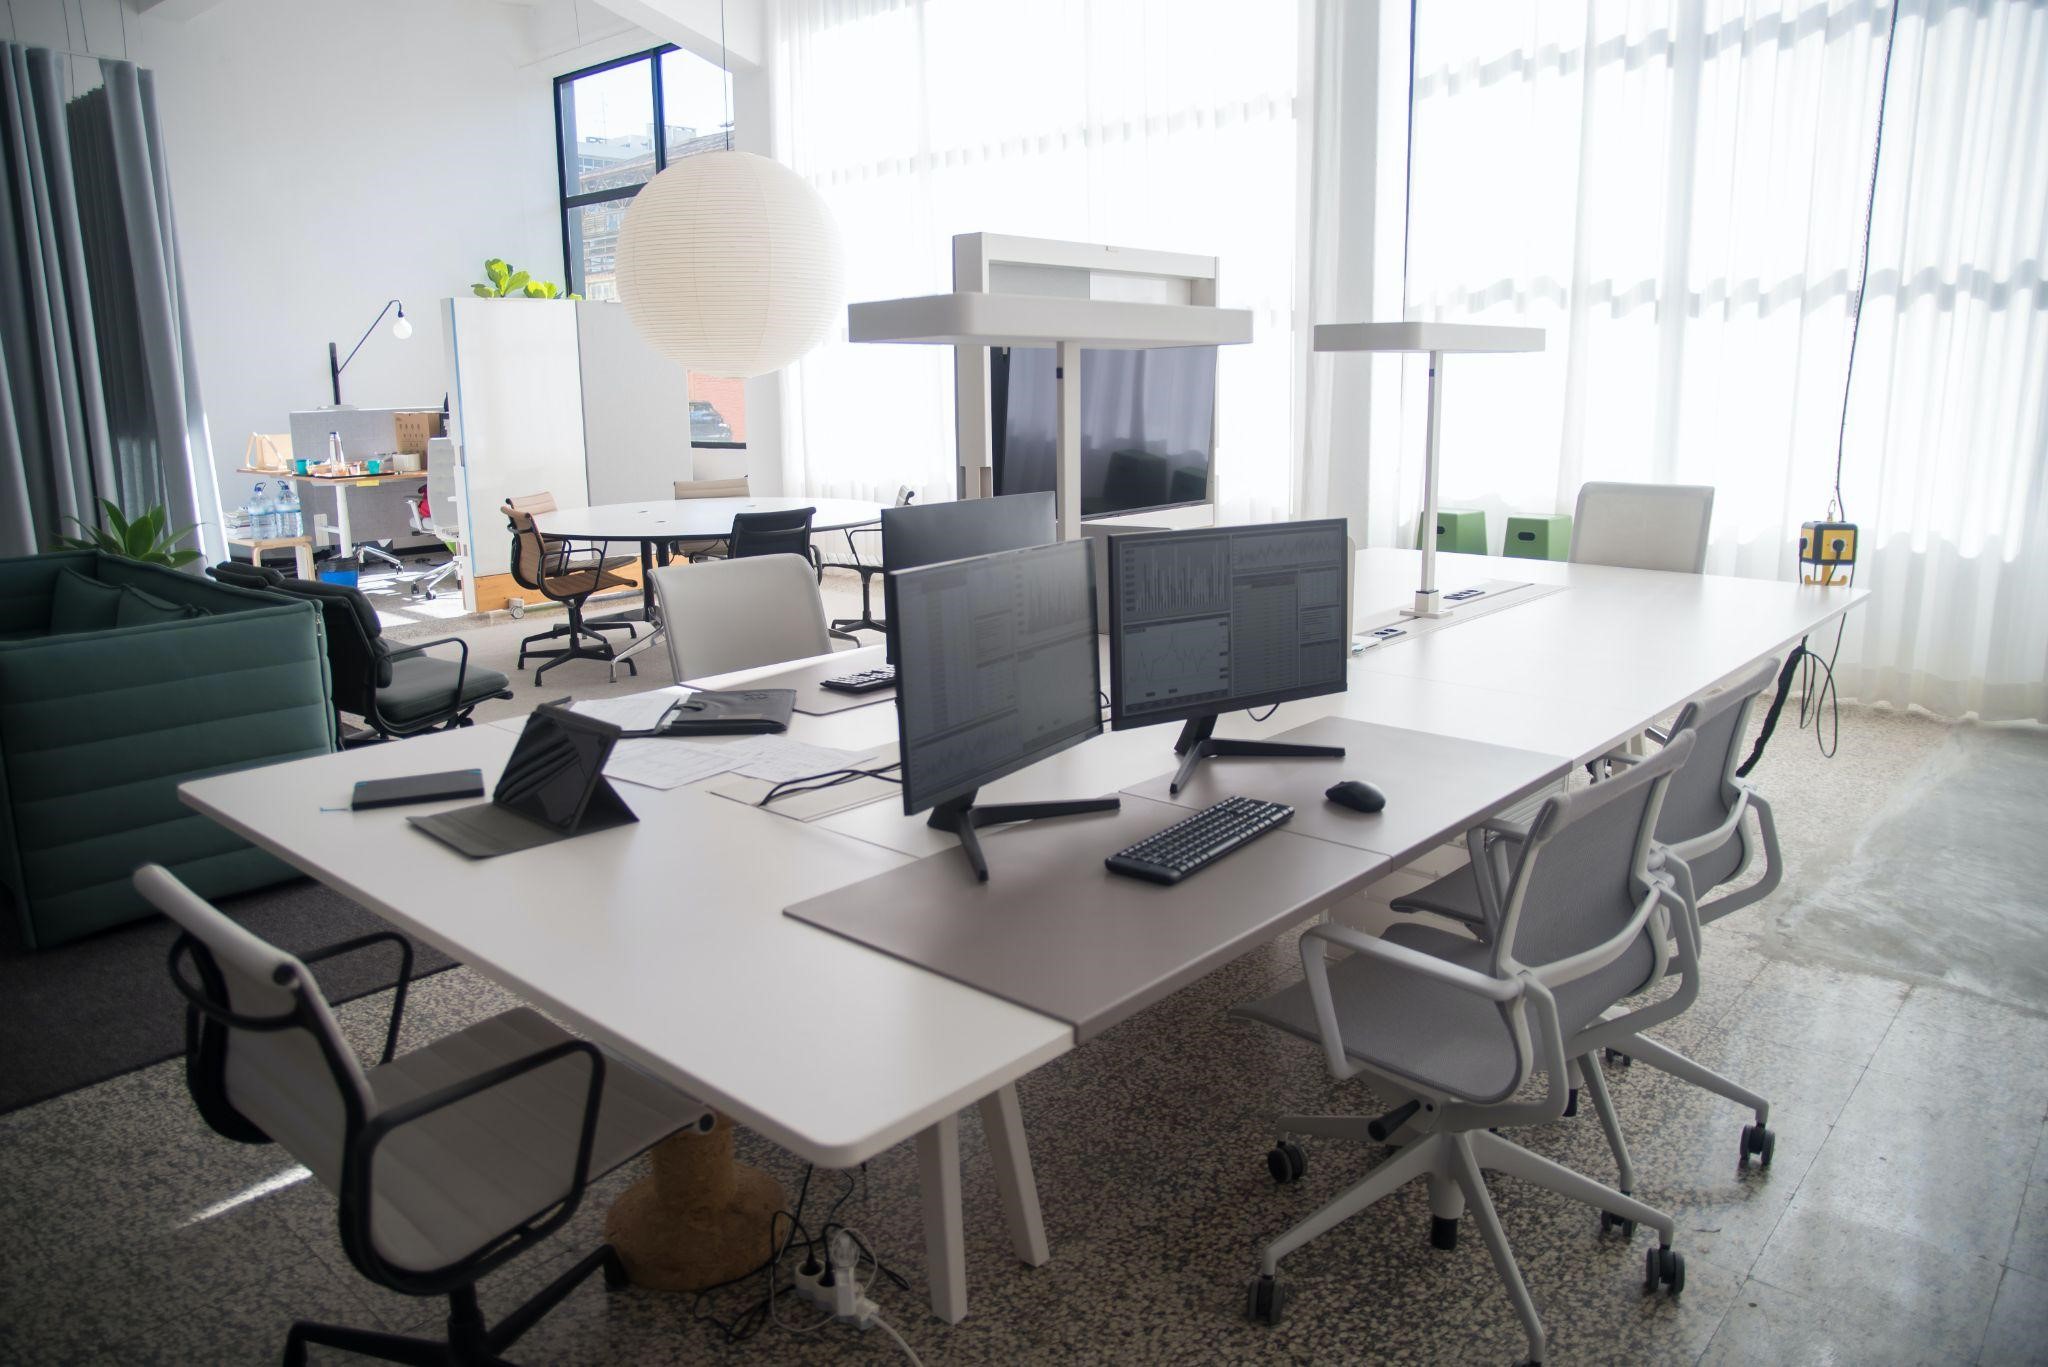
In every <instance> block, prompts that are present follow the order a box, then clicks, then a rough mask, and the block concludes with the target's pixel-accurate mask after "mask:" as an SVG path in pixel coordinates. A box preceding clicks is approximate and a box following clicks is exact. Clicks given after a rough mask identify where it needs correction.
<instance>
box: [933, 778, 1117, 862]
mask: <svg viewBox="0 0 2048 1367" xmlns="http://www.w3.org/2000/svg"><path fill="white" fill-rule="evenodd" d="M975 791H976V790H974V789H971V788H970V789H969V790H968V791H967V792H965V793H963V794H961V795H960V796H959V797H956V798H953V799H952V800H950V801H947V802H941V803H940V804H939V805H938V806H936V807H934V808H932V814H931V817H930V819H929V820H928V821H927V823H926V824H927V825H929V826H931V827H932V828H933V829H934V830H940V831H951V832H952V833H953V834H954V835H957V836H959V837H960V848H961V849H963V850H965V851H967V862H968V863H969V864H972V865H973V866H974V877H975V879H976V881H978V882H982V883H986V882H987V881H988V860H987V858H986V857H984V856H983V855H982V852H981V837H980V836H979V835H976V834H975V831H976V829H977V828H978V827H981V826H1001V825H1004V824H1005V823H1007V822H1011V821H1040V820H1043V819H1044V818H1046V817H1049V816H1081V815H1084V814H1086V813H1088V812H1114V811H1116V810H1118V808H1119V807H1120V806H1121V805H1122V804H1121V802H1120V801H1119V800H1118V799H1116V798H1113V797H1090V798H1080V799H1077V800H1075V801H1071V802H994V803H987V804H984V805H982V806H979V807H977V806H976V805H975V804H974V794H975Z"/></svg>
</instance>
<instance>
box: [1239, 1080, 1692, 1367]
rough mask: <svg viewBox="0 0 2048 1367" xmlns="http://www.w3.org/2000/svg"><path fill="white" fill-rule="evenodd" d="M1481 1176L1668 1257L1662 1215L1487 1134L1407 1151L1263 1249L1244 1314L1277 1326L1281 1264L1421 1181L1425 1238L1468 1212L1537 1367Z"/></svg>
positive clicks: (1315, 1121)
mask: <svg viewBox="0 0 2048 1367" xmlns="http://www.w3.org/2000/svg"><path fill="white" fill-rule="evenodd" d="M1355 1119H1357V1117H1351V1116H1341V1117H1340V1116H1282V1117H1281V1118H1280V1121H1279V1128H1280V1130H1281V1131H1283V1132H1285V1133H1294V1134H1304V1133H1309V1134H1313V1133H1323V1134H1329V1133H1333V1132H1335V1133H1346V1132H1348V1131H1349V1130H1350V1128H1351V1127H1350V1125H1349V1123H1348V1122H1351V1121H1353V1120H1355ZM1484 1170H1491V1171H1494V1172H1499V1173H1505V1174H1506V1175H1508V1176H1510V1177H1517V1178H1520V1179H1521V1180H1523V1181H1525V1182H1530V1183H1533V1184H1534V1185H1536V1186H1539V1187H1543V1188H1544V1189H1546V1190H1549V1191H1554V1192H1557V1193H1558V1194H1559V1195H1561V1196H1568V1197H1570V1198H1572V1199H1573V1200H1576V1201H1583V1202H1585V1203H1586V1204H1588V1205H1590V1206H1594V1207H1596V1208H1597V1209H1599V1210H1601V1211H1603V1212H1606V1213H1607V1214H1608V1215H1609V1216H1611V1217H1613V1219H1612V1221H1610V1222H1609V1223H1610V1224H1612V1223H1614V1222H1623V1224H1622V1227H1623V1228H1625V1229H1626V1228H1629V1226H1628V1225H1627V1223H1626V1222H1631V1221H1633V1222H1637V1223H1641V1224H1645V1225H1648V1226H1649V1227H1650V1228H1652V1229H1654V1230H1656V1231H1657V1234H1658V1245H1659V1248H1660V1249H1662V1250H1666V1251H1668V1250H1669V1249H1670V1247H1671V1239H1672V1235H1673V1233H1674V1231H1675V1225H1674V1224H1673V1222H1672V1219H1671V1217H1670V1216H1669V1215H1666V1214H1664V1213H1663V1212H1661V1211H1658V1210H1655V1209H1653V1208H1651V1207H1649V1206H1646V1205H1644V1204H1643V1203H1642V1202H1640V1201H1638V1200H1635V1199H1634V1198H1633V1197H1630V1196H1626V1195H1624V1194H1623V1193H1621V1192H1618V1191H1615V1190H1613V1189H1612V1188H1610V1187H1604V1186H1601V1185H1600V1184H1599V1183H1598V1182H1595V1181H1594V1180H1593V1179H1592V1178H1590V1177H1587V1176H1584V1175H1583V1174H1581V1173H1577V1172H1574V1171H1572V1170H1571V1169H1570V1168H1567V1167H1565V1166H1564V1165H1563V1164H1561V1163H1554V1162H1552V1161H1551V1160H1550V1159H1548V1158H1545V1157H1543V1156H1541V1155H1540V1154H1535V1153H1531V1152H1530V1151H1529V1150H1527V1149H1525V1148H1523V1147H1522V1146H1521V1145H1519V1144H1514V1143H1510V1142H1509V1141H1508V1140H1505V1139H1502V1138H1501V1137H1500V1136H1499V1135H1496V1134H1493V1133H1491V1132H1489V1131H1486V1130H1473V1131H1466V1132H1460V1133H1454V1134H1429V1135H1424V1136H1422V1137H1420V1138H1417V1139H1415V1140H1414V1141H1413V1142H1411V1143H1409V1144H1408V1145H1407V1146H1406V1147H1404V1148H1402V1149H1401V1150H1400V1151H1399V1152H1398V1153H1396V1154H1395V1155H1394V1156H1393V1157H1392V1158H1389V1159H1387V1160H1386V1161H1385V1162H1383V1163H1381V1164H1380V1165H1379V1166H1377V1167H1375V1168H1374V1169H1373V1170H1372V1171H1371V1172H1369V1173H1367V1174H1366V1175H1365V1177H1364V1178H1363V1179H1362V1180H1361V1181H1359V1182H1358V1183H1356V1184H1355V1185H1353V1186H1352V1187H1351V1189H1350V1190H1348V1191H1346V1192H1345V1193H1344V1194H1343V1195H1341V1196H1339V1197H1338V1198H1337V1199H1336V1200H1334V1201H1332V1202H1330V1203H1329V1204H1328V1205H1326V1206H1324V1207H1323V1208H1322V1209H1321V1210H1319V1211H1317V1212H1316V1213H1315V1214H1313V1215H1311V1216H1309V1218H1308V1219H1306V1220H1303V1221H1302V1222H1301V1223H1300V1224H1298V1225H1296V1226H1295V1227H1294V1228H1292V1229H1290V1230H1288V1231H1287V1232H1286V1233H1285V1234H1282V1235H1281V1236H1280V1237H1279V1238H1277V1239H1275V1240H1274V1241H1273V1242H1272V1243H1270V1244H1268V1245H1267V1246H1266V1248H1265V1250H1264V1252H1263V1253H1261V1255H1260V1258H1259V1276H1258V1278H1257V1279H1256V1280H1255V1281H1254V1282H1253V1283H1252V1290H1251V1295H1250V1301H1249V1304H1248V1306H1247V1311H1248V1313H1250V1314H1251V1315H1252V1316H1253V1317H1254V1318H1256V1319H1260V1320H1264V1321H1266V1322H1268V1323H1271V1322H1274V1321H1275V1320H1277V1319H1278V1317H1279V1312H1280V1307H1281V1305H1282V1303H1283V1302H1284V1299H1285V1298H1284V1295H1283V1291H1282V1288H1281V1287H1280V1284H1279V1282H1278V1277H1279V1273H1280V1260H1281V1259H1282V1258H1284V1257H1286V1256H1287V1255H1288V1254H1290V1253H1293V1252H1294V1251H1295V1250H1296V1249H1299V1248H1300V1247H1301V1246H1302V1245H1304V1244H1306V1243H1308V1242H1309V1241H1310V1240H1312V1239H1315V1238H1318V1237H1320V1236H1321V1235H1323V1234H1326V1233H1328V1232H1329V1231H1330V1230H1332V1229H1335V1228H1336V1227H1337V1226H1338V1225H1340V1224H1342V1223H1344V1222H1345V1221H1346V1220H1349V1219H1350V1218H1351V1217H1352V1216H1354V1215H1357V1214H1358V1213H1359V1212H1361V1211H1363V1210H1365V1209H1366V1208H1367V1207H1368V1206H1371V1205H1373V1204H1375V1203H1376V1202H1378V1201H1380V1200H1382V1199H1384V1198H1385V1197H1387V1196H1390V1195H1392V1194H1393V1193H1394V1192H1396V1191H1398V1190H1400V1189H1401V1188H1402V1187H1404V1186H1406V1185H1407V1184H1408V1183H1410V1182H1412V1181H1414V1180H1415V1179H1416V1178H1418V1177H1422V1178H1426V1179H1428V1182H1429V1197H1430V1210H1431V1225H1432V1228H1431V1234H1432V1238H1433V1239H1434V1240H1436V1241H1438V1243H1439V1246H1441V1245H1442V1243H1443V1242H1445V1241H1444V1240H1443V1239H1442V1225H1443V1222H1445V1221H1456V1220H1457V1219H1459V1218H1460V1217H1461V1216H1463V1215H1464V1214H1465V1213H1466V1208H1467V1206H1468V1205H1469V1207H1470V1211H1471V1215H1472V1219H1473V1223H1474V1224H1476V1225H1477V1226H1478V1227H1479V1234H1480V1237H1481V1238H1483V1239H1484V1240H1485V1241H1486V1248H1487V1252H1488V1253H1490V1254H1491V1255H1492V1256H1493V1266H1494V1271H1496V1272H1497V1273H1499V1275H1500V1279H1501V1281H1502V1283H1503V1284H1504V1285H1505V1286H1506V1287H1507V1292H1508V1299H1509V1300H1510V1301H1511V1302H1512V1303H1513V1304H1514V1307H1515V1314H1516V1316H1517V1317H1518V1318H1520V1320H1521V1322H1522V1331H1523V1333H1524V1334H1525V1335H1527V1337H1528V1340H1529V1360H1530V1361H1531V1362H1542V1361H1543V1356H1544V1347H1545V1342H1544V1334H1543V1321H1542V1319H1541V1318H1540V1317H1539V1316H1538V1315H1537V1313H1536V1302H1535V1300H1534V1299H1533V1298H1532V1297H1531V1296H1530V1295H1529V1288H1528V1286H1527V1284H1525V1283H1524V1282H1523V1281H1522V1272H1521V1269H1520V1268H1519V1267H1518V1266H1517V1265H1516V1263H1515V1255H1514V1251H1513V1250H1512V1249H1511V1248H1510V1247H1509V1246H1508V1240H1507V1234H1506V1232H1505V1231H1504V1230H1503V1229H1502V1228H1501V1223H1500V1216H1499V1214H1498V1213H1497V1212H1496V1211H1495V1210H1494V1208H1493V1198H1492V1196H1491V1195H1490V1194H1489V1193H1488V1192H1487V1189H1486V1179H1485V1177H1484V1175H1483V1171H1484ZM1671 1261H1672V1268H1673V1271H1674V1274H1675V1275H1674V1276H1672V1277H1670V1278H1667V1279H1666V1281H1665V1282H1664V1283H1663V1285H1664V1288H1665V1289H1668V1290H1669V1291H1670V1294H1672V1295H1677V1294H1678V1288H1680V1287H1682V1286H1683V1285H1684V1272H1683V1261H1682V1260H1681V1259H1679V1258H1678V1255H1677V1254H1675V1253H1673V1254H1671ZM1653 1289H1655V1288H1653Z"/></svg>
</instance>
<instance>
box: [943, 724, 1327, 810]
mask: <svg viewBox="0 0 2048 1367" xmlns="http://www.w3.org/2000/svg"><path fill="white" fill-rule="evenodd" d="M1215 730H1216V717H1215V714H1214V713H1211V714H1210V715H1208V716H1206V717H1190V718H1188V719H1187V721H1186V722H1184V723H1182V725H1181V728H1180V739H1179V740H1177V741H1175V742H1174V743H1173V753H1175V754H1176V755H1179V756H1180V768H1178V769H1176V770H1175V771H1174V774H1173V782H1171V783H1169V784H1167V785H1166V791H1167V792H1169V793H1178V792H1179V791H1180V790H1181V789H1183V788H1185V787H1187V784H1188V780H1189V779H1190V778H1192V777H1194V773H1195V768H1196V766H1197V765H1199V764H1200V763H1201V762H1202V761H1203V760H1205V759H1232V758H1237V759H1246V758H1251V759H1342V758H1344V747H1343V746H1341V745H1293V744H1290V743H1288V742H1286V741H1275V740H1212V739H1211V738H1210V737H1211V736H1212V734H1213V733H1214V732H1215ZM933 824H934V825H936V824H938V823H936V822H934V823H933Z"/></svg>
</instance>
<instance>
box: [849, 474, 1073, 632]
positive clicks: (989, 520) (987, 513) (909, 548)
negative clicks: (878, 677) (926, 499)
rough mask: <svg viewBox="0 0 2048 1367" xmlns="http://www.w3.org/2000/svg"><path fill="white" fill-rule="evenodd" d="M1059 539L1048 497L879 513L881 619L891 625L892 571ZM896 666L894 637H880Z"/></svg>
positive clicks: (926, 505)
mask: <svg viewBox="0 0 2048 1367" xmlns="http://www.w3.org/2000/svg"><path fill="white" fill-rule="evenodd" d="M1059 539H1060V534H1059V519H1058V514H1057V512H1056V511H1055V506H1054V501H1053V496H1052V495H1051V494H1011V495H1009V496H1007V497H1004V498H963V499H959V500H957V501H955V502H952V503H924V504H912V505H911V506H909V507H904V508H884V509H882V570H883V575H882V604H883V606H882V613H883V616H884V618H885V619H886V620H888V621H890V622H894V621H895V620H896V597H895V592H896V591H895V580H896V575H895V571H897V570H909V569H916V568H917V567H918V566H919V565H937V564H941V563H943V562H945V561H948V560H964V559H966V558H967V557H969V556H974V555H988V554H991V553H992V552H995V551H1014V550H1019V549H1021V548H1023V547H1025V546H1043V545H1046V544H1048V543H1049V542H1053V541H1057V540H1059ZM886 640H887V642H888V647H889V649H888V657H889V660H890V661H891V663H894V662H895V660H896V633H895V632H894V631H893V630H891V631H889V632H888V633H887V634H886Z"/></svg>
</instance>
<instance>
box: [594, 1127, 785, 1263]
mask: <svg viewBox="0 0 2048 1367" xmlns="http://www.w3.org/2000/svg"><path fill="white" fill-rule="evenodd" d="M652 1153H653V1158H654V1171H653V1172H652V1173H651V1174H649V1175H648V1176H647V1177H644V1178H642V1179H641V1180H640V1181H638V1182H635V1183H634V1184H633V1185H632V1186H631V1187H628V1188H627V1189H626V1191H625V1193H624V1194H623V1195H621V1196H620V1197H619V1199H618V1200H616V1201H614V1202H613V1203H612V1208H611V1211H610V1213H609V1214H608V1215H606V1216H605V1237H606V1238H607V1239H608V1240H610V1241H611V1244H612V1247H614V1248H616V1249H617V1250H618V1251H619V1256H620V1257H621V1258H622V1259H624V1260H625V1264H626V1274H627V1275H628V1276H629V1277H631V1278H632V1279H633V1283H634V1285H636V1286H646V1287H652V1288H653V1289H655V1290H657V1291H702V1290H704V1289H705V1288H706V1287H712V1286H717V1285H718V1284H719V1283H721V1282H728V1281H731V1280H732V1279H733V1278H735V1277H740V1276H744V1275H745V1274H747V1273H748V1272H751V1271H754V1270H755V1269H756V1268H758V1267H760V1266H761V1264H762V1263H764V1262H766V1261H768V1255H769V1253H770V1252H771V1251H772V1245H771V1244H770V1237H771V1236H770V1234H769V1229H768V1222H769V1219H770V1218H771V1217H772V1216H773V1215H774V1214H775V1212H776V1211H778V1210H781V1209H783V1208H784V1207H785V1206H786V1205H787V1204H788V1203H787V1201H786V1199H785V1198H784V1196H783V1193H782V1184H781V1183H780V1182H777V1181H776V1180H775V1179H774V1178H773V1177H770V1176H769V1175H768V1174H767V1173H765V1172H763V1171H761V1170H760V1169H759V1168H755V1167H749V1166H747V1165H746V1164H744V1163H736V1162H734V1161H733V1156H732V1121H731V1120H729V1119H727V1118H726V1117H725V1116H723V1115H721V1116H719V1117H718V1118H717V1122H716V1123H715V1124H714V1125H713V1126H712V1128H711V1131H710V1132H709V1133H708V1134H706V1133H701V1132H699V1131H697V1130H685V1131H683V1132H682V1133H681V1134H677V1135H673V1136H671V1137H670V1138H667V1139H664V1140H662V1141H661V1143H659V1144H656V1145H655V1146H654V1148H653V1150H652Z"/></svg>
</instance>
